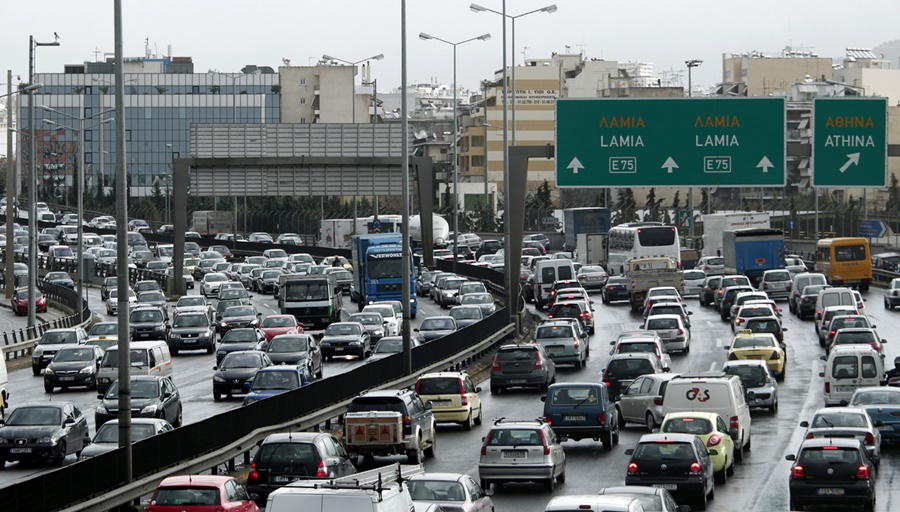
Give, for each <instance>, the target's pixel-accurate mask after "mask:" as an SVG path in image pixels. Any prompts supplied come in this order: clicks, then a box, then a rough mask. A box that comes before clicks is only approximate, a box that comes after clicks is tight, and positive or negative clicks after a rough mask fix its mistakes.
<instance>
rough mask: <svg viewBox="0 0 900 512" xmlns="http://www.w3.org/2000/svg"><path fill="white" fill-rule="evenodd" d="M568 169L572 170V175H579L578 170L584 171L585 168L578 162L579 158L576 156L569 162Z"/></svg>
mask: <svg viewBox="0 0 900 512" xmlns="http://www.w3.org/2000/svg"><path fill="white" fill-rule="evenodd" d="M566 169H572V174H578V169H584V166H583V165H581V162H579V161H578V157H577V156H576V157H574V158H572V161H571V162H569V165H567V166H566Z"/></svg>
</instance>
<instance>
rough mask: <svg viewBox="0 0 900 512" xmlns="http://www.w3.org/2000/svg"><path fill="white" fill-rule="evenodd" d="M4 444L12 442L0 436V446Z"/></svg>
mask: <svg viewBox="0 0 900 512" xmlns="http://www.w3.org/2000/svg"><path fill="white" fill-rule="evenodd" d="M6 444H12V443H10V442H9V439H6V438H5V437H0V446H2V445H6Z"/></svg>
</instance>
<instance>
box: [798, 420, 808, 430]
mask: <svg viewBox="0 0 900 512" xmlns="http://www.w3.org/2000/svg"><path fill="white" fill-rule="evenodd" d="M800 426H801V427H803V428H809V422H808V421H801V422H800Z"/></svg>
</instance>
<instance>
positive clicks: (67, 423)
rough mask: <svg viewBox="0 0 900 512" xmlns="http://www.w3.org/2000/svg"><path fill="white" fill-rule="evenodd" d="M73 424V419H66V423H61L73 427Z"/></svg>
mask: <svg viewBox="0 0 900 512" xmlns="http://www.w3.org/2000/svg"><path fill="white" fill-rule="evenodd" d="M74 424H75V418H71V417H69V418H66V421H64V422H63V425H74Z"/></svg>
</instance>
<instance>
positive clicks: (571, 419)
mask: <svg viewBox="0 0 900 512" xmlns="http://www.w3.org/2000/svg"><path fill="white" fill-rule="evenodd" d="M565 418H566V421H584V419H585V417H584V416H566V417H565Z"/></svg>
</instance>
